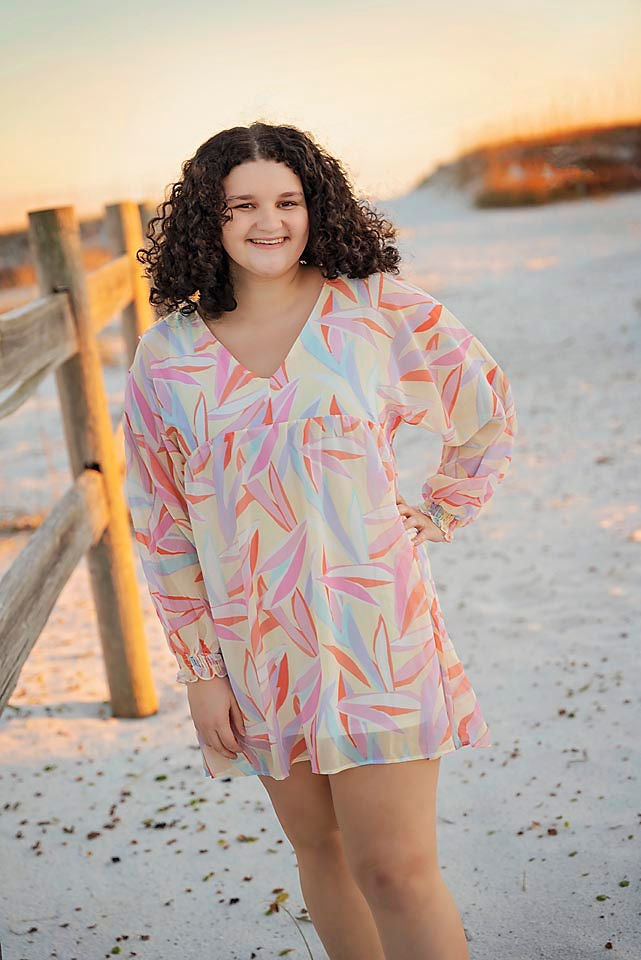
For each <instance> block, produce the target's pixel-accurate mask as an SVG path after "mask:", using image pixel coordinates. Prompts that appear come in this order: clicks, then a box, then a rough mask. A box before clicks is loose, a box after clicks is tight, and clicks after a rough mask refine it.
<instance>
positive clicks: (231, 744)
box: [217, 722, 240, 753]
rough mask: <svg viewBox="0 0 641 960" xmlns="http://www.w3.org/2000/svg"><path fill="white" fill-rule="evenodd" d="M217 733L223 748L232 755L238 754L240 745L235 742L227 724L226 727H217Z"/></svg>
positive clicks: (232, 732)
mask: <svg viewBox="0 0 641 960" xmlns="http://www.w3.org/2000/svg"><path fill="white" fill-rule="evenodd" d="M217 732H218V736H219V737H220V739H221V740H222V743H223V746H225V747H226V748H227V749H228V750H232V751H233V752H234V753H238V751H239V750H240V744H239V743H238V741H237V740H236V737H235V736H234V731H233V730H232V728H231V727H230V726H229V722H228V723H227V725H226V726H222V727H219V728H218V731H217Z"/></svg>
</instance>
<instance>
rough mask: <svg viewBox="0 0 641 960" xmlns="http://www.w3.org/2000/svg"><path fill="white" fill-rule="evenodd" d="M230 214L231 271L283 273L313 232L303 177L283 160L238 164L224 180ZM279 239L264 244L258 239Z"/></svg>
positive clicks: (225, 238) (226, 237)
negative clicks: (304, 192)
mask: <svg viewBox="0 0 641 960" xmlns="http://www.w3.org/2000/svg"><path fill="white" fill-rule="evenodd" d="M223 190H224V192H225V199H226V201H227V205H228V207H229V213H231V220H229V221H228V222H227V223H225V224H223V228H222V244H223V247H224V248H225V250H226V251H227V255H228V256H229V258H230V269H231V272H232V276H234V275H235V276H238V275H239V273H242V272H243V271H246V272H247V273H249V274H252V275H254V276H259V277H264V278H269V277H279V276H282V275H283V274H284V273H286V272H287V271H288V270H291V269H292V268H293V267H297V265H298V261H299V259H300V258H301V256H302V254H303V250H304V249H305V246H306V244H307V238H308V236H309V219H308V214H307V206H306V204H305V196H304V194H303V187H302V184H301V182H300V179H299V177H298V176H297V175H296V174H295V173H294V171H293V170H290V168H289V167H288V166H286V165H285V164H284V163H277V162H276V161H275V160H252V161H248V162H247V163H241V164H238V166H236V167H234V168H233V170H231V171H230V172H229V174H228V175H227V176H226V177H225V179H224V180H223ZM263 239H264V240H276V239H278V240H279V242H278V243H274V244H261V243H257V242H256V241H259V240H263Z"/></svg>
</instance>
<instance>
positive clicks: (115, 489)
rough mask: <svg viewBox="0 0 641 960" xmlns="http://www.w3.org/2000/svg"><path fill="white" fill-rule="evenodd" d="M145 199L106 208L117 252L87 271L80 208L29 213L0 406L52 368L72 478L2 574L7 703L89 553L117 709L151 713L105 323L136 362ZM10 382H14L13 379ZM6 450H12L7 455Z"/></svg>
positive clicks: (22, 396) (2, 349)
mask: <svg viewBox="0 0 641 960" xmlns="http://www.w3.org/2000/svg"><path fill="white" fill-rule="evenodd" d="M149 216H150V212H149V207H148V205H140V206H139V205H138V204H136V203H133V202H127V203H119V204H114V205H111V206H109V207H107V208H106V224H107V230H108V235H109V239H110V244H111V246H112V249H113V251H114V259H112V260H110V261H109V262H108V263H106V264H105V265H103V266H101V267H100V268H99V269H97V270H94V271H92V272H90V273H87V272H85V269H84V266H83V260H82V248H81V243H80V233H79V230H78V223H77V219H76V214H75V211H74V208H73V207H60V208H56V209H51V210H37V211H34V212H31V213H29V244H30V247H31V251H32V255H33V258H34V261H35V268H36V278H37V283H38V290H39V293H40V297H39V299H37V300H34V301H32V302H31V303H29V304H26V305H25V306H21V307H18V308H17V309H15V310H10V311H8V312H6V313H4V314H1V315H0V390H1V391H7V390H11V393H10V394H9V396H8V397H7V398H5V399H4V400H3V401H2V404H0V416H6V415H8V414H10V413H12V412H13V411H15V410H17V409H18V408H19V407H20V406H21V405H22V404H23V403H24V402H25V400H26V399H27V398H28V397H29V396H30V395H31V393H33V391H34V390H35V389H36V387H37V385H38V383H39V382H40V381H41V380H42V379H43V378H44V377H45V376H47V375H48V374H49V373H51V372H53V373H54V374H55V379H56V385H57V390H58V396H59V398H60V406H61V410H62V417H63V422H64V433H65V440H66V446H67V452H68V455H69V463H70V466H71V475H72V477H73V482H72V483H71V485H70V486H69V488H68V489H67V491H66V492H65V494H64V495H63V496H62V497H61V498H60V499H59V500H58V501H57V502H56V503H55V505H54V506H53V508H52V509H51V511H50V513H49V514H48V515H47V517H46V519H45V520H44V522H43V523H42V524H41V526H40V527H39V528H38V529H37V531H36V532H35V533H34V534H33V535H32V536H31V538H30V540H29V542H28V544H27V546H26V547H25V548H24V549H23V550H22V551H21V553H20V554H19V555H18V557H17V558H16V559H15V560H14V562H13V564H12V565H11V567H10V568H9V569H8V570H7V572H6V573H5V575H4V576H3V577H2V579H1V580H0V714H1V713H2V711H3V710H4V708H5V706H6V704H7V701H8V699H9V697H10V696H11V694H12V692H13V690H14V689H15V686H16V684H17V682H18V678H19V676H20V671H21V669H22V667H23V665H24V663H25V661H26V659H27V657H28V656H29V653H30V652H31V650H32V648H33V646H34V644H35V642H36V640H37V639H38V637H39V635H40V633H41V631H42V629H43V627H44V626H45V624H46V622H47V620H48V618H49V615H50V613H51V611H52V609H53V607H54V605H55V602H56V600H57V598H58V596H59V594H60V592H61V590H62V588H63V587H64V585H65V583H66V582H67V580H68V579H69V577H70V576H71V573H72V572H73V570H74V568H75V567H76V565H77V564H78V562H79V561H80V560H81V559H82V557H83V556H84V555H85V554H86V555H87V562H88V567H89V573H90V578H91V589H92V593H93V598H94V604H95V608H96V615H97V622H98V630H99V634H100V642H101V646H102V653H103V657H104V662H105V670H106V676H107V683H108V686H109V692H110V699H111V706H112V713H113V716H116V717H142V716H148V715H149V714H151V713H155V712H156V710H157V708H158V704H157V700H156V694H155V690H154V687H153V682H152V675H151V668H150V663H149V656H148V652H147V645H146V641H145V636H144V629H143V618H142V609H141V605H140V595H139V590H138V586H137V582H136V571H135V556H134V549H133V543H132V537H131V529H130V523H129V511H128V509H127V505H126V502H125V498H124V492H123V484H122V481H123V476H124V448H123V438H122V424H119V426H118V430H117V431H116V432H115V433H114V431H113V429H112V426H111V418H110V415H109V407H108V404H107V397H106V393H105V387H104V381H103V374H102V367H101V363H100V356H99V352H98V343H97V334H98V333H99V331H100V330H101V329H102V328H103V327H104V326H105V325H106V324H107V323H108V322H109V321H110V320H111V319H112V317H113V316H114V314H116V313H117V312H119V311H122V332H123V337H124V341H125V346H126V354H127V357H128V361H129V362H128V366H129V365H130V364H131V361H132V360H133V355H134V352H135V349H136V344H137V342H138V337H139V336H140V335H141V334H142V333H143V332H144V330H145V329H146V328H147V327H148V326H149V325H150V324H151V323H152V322H153V315H152V310H151V306H150V304H149V299H148V297H149V288H148V282H147V279H146V278H145V277H144V276H143V275H142V269H143V268H142V265H141V264H140V263H138V261H137V260H136V259H135V253H136V250H138V249H139V248H140V247H142V246H143V245H144V243H145V240H144V235H143V223H144V224H145V226H146V222H147V221H148V218H149ZM12 388H13V389H12ZM10 455H11V452H10V451H4V452H3V456H4V457H5V462H6V458H7V457H9V456H10Z"/></svg>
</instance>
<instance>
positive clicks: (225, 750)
mask: <svg viewBox="0 0 641 960" xmlns="http://www.w3.org/2000/svg"><path fill="white" fill-rule="evenodd" d="M212 738H213V739H215V741H216V742H215V743H212V745H211V746H212V747H213V749H214V750H215V751H216V752H217V753H222V755H223V757H229V759H230V760H235V759H236V753H237V751H233V750H230V749H229V747H227V746H225V744H224V743H223V741H222V739H221V736H220V734H219V733H218V731H216V732H215V733H214V734H212Z"/></svg>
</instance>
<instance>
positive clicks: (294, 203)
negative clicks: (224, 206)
mask: <svg viewBox="0 0 641 960" xmlns="http://www.w3.org/2000/svg"><path fill="white" fill-rule="evenodd" d="M282 202H283V203H290V204H291V205H292V207H295V206H296V205H297V204H296V201H295V200H283V201H282ZM243 207H251V203H249V201H248V202H247V203H239V204H238V206H236V207H233V208H232V209H233V210H242V209H243Z"/></svg>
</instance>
